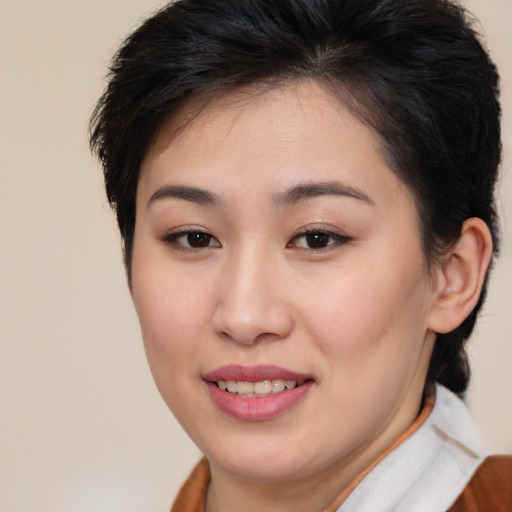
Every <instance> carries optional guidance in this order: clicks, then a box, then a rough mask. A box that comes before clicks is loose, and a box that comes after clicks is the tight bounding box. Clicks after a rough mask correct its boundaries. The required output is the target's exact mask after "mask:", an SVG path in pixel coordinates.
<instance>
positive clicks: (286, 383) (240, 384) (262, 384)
mask: <svg viewBox="0 0 512 512" xmlns="http://www.w3.org/2000/svg"><path fill="white" fill-rule="evenodd" d="M216 384H217V387H218V388H219V389H221V390H222V391H226V392H227V393H229V394H231V395H237V396H244V397H264V396H269V395H275V394H278V393H282V392H283V391H287V390H290V389H294V388H296V387H299V386H301V385H302V384H304V381H302V382H300V381H299V382H298V381H295V380H285V379H272V380H270V379H266V380H261V381H257V382H248V381H238V380H219V381H217V382H216Z"/></svg>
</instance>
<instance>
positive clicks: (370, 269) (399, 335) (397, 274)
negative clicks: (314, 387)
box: [308, 262, 426, 372]
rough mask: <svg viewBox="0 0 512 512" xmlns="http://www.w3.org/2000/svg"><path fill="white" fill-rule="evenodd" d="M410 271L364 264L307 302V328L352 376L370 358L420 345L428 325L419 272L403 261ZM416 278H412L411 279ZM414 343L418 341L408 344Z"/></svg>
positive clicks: (389, 354)
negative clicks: (374, 355) (415, 276)
mask: <svg viewBox="0 0 512 512" xmlns="http://www.w3.org/2000/svg"><path fill="white" fill-rule="evenodd" d="M406 268H409V269H410V272H407V271H399V270H397V269H396V268H395V271H394V272H393V271H391V270H390V268H389V267H388V268H386V266H385V265H382V266H380V265H375V264H374V265H373V266H369V265H363V266H362V267H361V268H359V269H357V270H354V269H352V271H351V272H350V273H345V274H344V273H342V272H340V273H338V278H335V279H331V280H329V281H328V282H326V283H325V285H324V286H322V287H319V288H320V291H316V292H315V293H314V295H315V296H314V297H313V298H311V299H310V300H309V301H308V302H309V304H310V305H311V304H313V305H314V308H311V309H310V310H309V311H310V313H309V315H308V316H309V318H310V323H309V325H310V328H311V329H312V330H313V331H314V334H313V336H314V339H316V340H318V343H319V344H321V349H322V351H323V352H324V353H325V354H326V355H327V356H328V357H329V358H330V359H331V360H335V361H339V362H341V363H342V364H344V365H345V364H346V365H347V367H348V370H349V371H350V372H352V371H354V370H355V369H357V368H358V366H357V364H355V363H358V362H360V363H361V364H362V363H363V362H365V361H366V362H368V361H367V359H368V357H369V356H371V355H373V354H379V355H382V357H385V358H386V359H387V358H388V357H392V355H393V354H394V353H396V352H399V351H401V350H403V349H404V345H407V346H408V349H411V350H414V351H417V350H419V349H420V347H421V342H422V341H423V338H424V334H425V326H426V309H425V296H426V293H425V283H424V279H423V277H422V272H421V271H417V270H414V266H413V265H407V264H406V262H404V269H406ZM415 274H416V275H417V276H418V279H415V280H414V279H411V275H415ZM413 340H417V342H418V343H416V344H415V343H411V341H413Z"/></svg>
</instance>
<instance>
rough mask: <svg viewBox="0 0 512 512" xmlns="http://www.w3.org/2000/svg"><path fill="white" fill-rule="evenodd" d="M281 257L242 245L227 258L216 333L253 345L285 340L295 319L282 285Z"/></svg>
mask: <svg viewBox="0 0 512 512" xmlns="http://www.w3.org/2000/svg"><path fill="white" fill-rule="evenodd" d="M277 267H278V257H277V256H275V255H274V256H273V254H272V252H271V251H269V249H268V248H266V247H265V244H263V243H256V242H252V243H247V244H242V246H241V247H239V248H238V249H237V250H233V251H232V252H231V253H230V254H229V256H228V257H227V258H226V261H225V264H224V268H223V276H222V285H221V289H220V294H219V301H218V304H217V309H216V312H215V317H214V324H215V325H214V327H215V330H216V331H217V332H218V333H219V334H221V335H223V336H224V337H228V338H230V339H232V340H234V341H237V342H239V343H244V344H251V343H254V342H256V341H257V340H259V339H261V338H262V337H264V335H266V336H267V337H274V338H282V337H285V336H286V335H287V334H288V333H289V332H290V330H291V328H292V317H291V312H290V310H289V307H288V305H287V304H286V303H285V301H284V300H283V296H282V294H281V290H280V285H279V272H278V268H277Z"/></svg>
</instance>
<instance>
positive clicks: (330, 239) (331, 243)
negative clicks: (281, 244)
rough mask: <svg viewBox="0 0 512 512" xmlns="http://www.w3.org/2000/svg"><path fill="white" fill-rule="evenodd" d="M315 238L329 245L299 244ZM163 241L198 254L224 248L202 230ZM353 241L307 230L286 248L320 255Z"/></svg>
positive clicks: (339, 235) (310, 241) (293, 238)
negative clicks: (312, 245)
mask: <svg viewBox="0 0 512 512" xmlns="http://www.w3.org/2000/svg"><path fill="white" fill-rule="evenodd" d="M193 236H198V237H199V239H196V240H195V242H193V243H198V244H199V245H197V246H196V247H194V246H193V245H192V244H191V238H190V237H193ZM313 236H316V237H320V239H317V242H319V243H320V245H322V242H324V243H325V242H326V241H327V244H326V245H324V246H322V247H300V246H299V245H298V244H297V241H299V240H301V239H303V240H305V241H307V238H308V237H313ZM322 237H324V238H322ZM201 238H202V239H201ZM180 239H182V240H186V242H183V241H181V242H180ZM162 240H163V242H165V243H167V244H169V245H172V246H174V248H176V249H178V250H181V251H190V252H196V251H200V250H205V249H211V248H218V247H222V246H221V244H220V242H219V241H218V240H217V239H216V238H215V237H214V236H213V235H211V234H210V233H208V232H206V231H203V230H200V229H187V230H182V231H179V232H177V233H171V234H169V235H167V236H165V237H163V239H162ZM352 240H353V239H352V238H351V237H349V236H346V235H341V234H339V233H334V232H332V231H327V230H324V229H319V228H310V229H306V230H304V231H302V232H300V233H296V234H295V235H293V236H292V238H291V239H290V241H289V242H288V243H287V244H286V248H287V249H293V248H296V249H299V250H302V251H307V252H314V253H320V252H326V251H329V250H332V249H333V248H335V247H339V246H342V245H345V244H348V243H350V242H351V241H352ZM212 241H214V242H216V244H214V245H210V244H211V242H212ZM312 242H313V240H309V242H306V243H309V245H311V244H312ZM185 243H187V244H188V245H185ZM202 243H205V244H206V245H201V244H202Z"/></svg>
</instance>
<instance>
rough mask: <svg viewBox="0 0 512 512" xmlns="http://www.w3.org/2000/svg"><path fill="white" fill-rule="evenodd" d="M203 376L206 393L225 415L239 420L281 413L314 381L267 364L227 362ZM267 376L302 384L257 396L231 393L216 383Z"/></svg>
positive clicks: (267, 377) (275, 415)
mask: <svg viewBox="0 0 512 512" xmlns="http://www.w3.org/2000/svg"><path fill="white" fill-rule="evenodd" d="M204 378H205V381H206V384H207V386H208V390H209V391H210V396H211V397H212V400H213V401H214V403H215V404H216V405H217V407H218V408H219V409H220V410H221V411H222V412H224V413H225V414H227V415H228V416H231V417H233V418H235V419H238V420H242V421H264V420H270V419H272V418H275V417H277V416H279V415H280V414H283V413H284V412H285V411H287V410H288V409H290V408H291V407H292V406H294V405H295V404H297V403H298V402H299V401H301V400H302V399H303V398H304V397H305V395H306V394H307V393H308V391H310V390H311V388H312V386H313V384H314V381H313V380H311V378H310V377H308V376H307V375H304V374H300V373H296V372H293V371H290V370H286V369H285V368H280V367H278V366H271V365H259V366H239V365H227V366H222V367H221V368H217V369H216V370H214V371H212V372H209V373H208V374H206V375H205V377H204ZM267 379H268V380H273V379H285V380H295V381H297V382H301V383H302V384H301V385H300V386H298V387H296V388H293V389H287V390H285V391H282V392H281V393H276V394H270V395H266V396H261V397H257V396H255V397H245V396H238V395H234V394H231V393H228V392H227V391H222V390H221V389H220V388H219V387H218V386H217V384H216V382H217V381H219V380H236V381H247V382H257V381H261V380H267Z"/></svg>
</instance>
